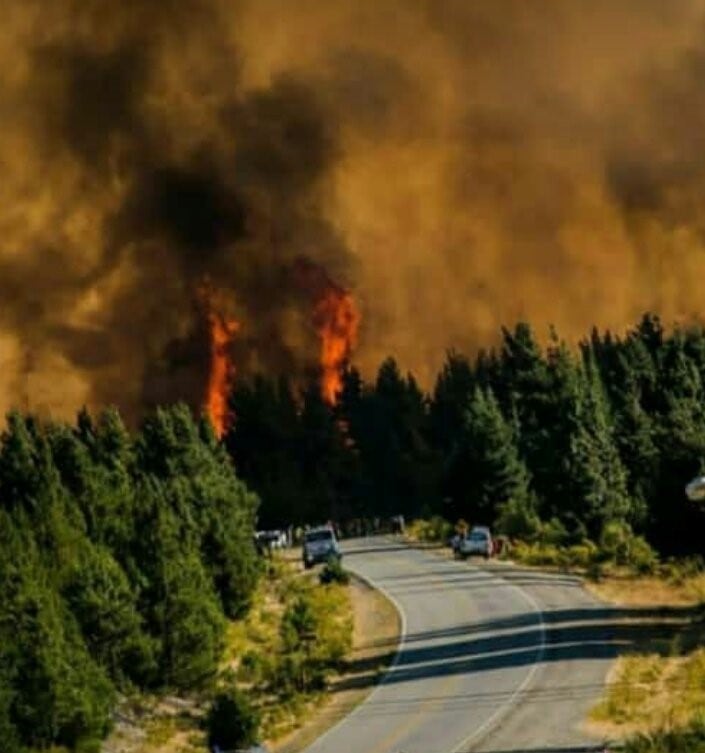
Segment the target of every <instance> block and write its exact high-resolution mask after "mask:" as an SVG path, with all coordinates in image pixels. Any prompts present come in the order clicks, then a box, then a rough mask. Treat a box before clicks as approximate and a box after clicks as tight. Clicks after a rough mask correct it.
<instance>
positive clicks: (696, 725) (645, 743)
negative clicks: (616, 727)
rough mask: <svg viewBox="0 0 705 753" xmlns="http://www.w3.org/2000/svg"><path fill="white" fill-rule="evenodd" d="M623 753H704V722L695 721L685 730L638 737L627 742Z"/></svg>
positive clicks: (701, 720) (700, 720)
mask: <svg viewBox="0 0 705 753" xmlns="http://www.w3.org/2000/svg"><path fill="white" fill-rule="evenodd" d="M624 753H705V721H704V720H703V719H697V720H695V721H694V722H692V723H691V724H690V725H689V726H688V727H686V728H685V729H680V730H669V731H664V732H657V733H655V734H651V735H639V736H638V737H634V738H632V739H631V740H627V742H626V743H625V745H624Z"/></svg>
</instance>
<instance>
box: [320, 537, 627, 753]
mask: <svg viewBox="0 0 705 753" xmlns="http://www.w3.org/2000/svg"><path fill="white" fill-rule="evenodd" d="M344 562H345V566H346V567H347V568H348V569H350V570H353V571H355V572H357V573H359V574H360V575H362V576H364V577H365V578H367V579H368V580H370V581H371V582H372V583H374V584H375V585H377V586H379V587H381V588H382V589H384V590H385V591H386V592H387V594H388V595H389V596H391V597H392V598H393V600H394V601H395V602H396V604H397V607H398V608H399V609H400V611H401V613H402V615H403V618H404V637H403V644H402V647H401V651H400V652H399V653H398V654H397V656H396V660H395V662H394V664H393V666H392V669H391V670H390V672H389V673H388V674H387V675H386V677H385V679H384V681H383V682H382V683H381V684H380V685H378V686H377V687H376V688H375V689H374V690H373V692H372V693H371V695H370V696H369V697H368V699H367V700H366V701H365V702H364V703H363V704H361V705H360V706H358V707H357V709H355V711H353V712H352V714H351V715H349V716H348V717H346V718H345V719H344V720H343V721H342V722H340V723H339V724H338V725H337V726H335V727H333V728H332V729H331V730H329V731H328V732H327V733H326V734H324V735H323V736H322V737H320V738H319V739H318V740H317V741H316V742H315V743H313V744H312V745H311V746H310V747H309V748H308V749H307V751H306V753H460V752H461V751H462V752H463V753H464V752H465V751H478V753H479V752H482V753H509V752H510V751H511V753H573V752H574V751H575V752H576V753H577V752H580V753H583V752H585V751H593V750H596V749H599V748H600V746H598V745H597V744H596V741H595V740H590V739H589V738H587V737H586V736H585V735H584V734H583V733H581V731H580V729H579V727H580V723H581V721H582V719H583V718H584V717H585V714H586V712H587V710H588V709H589V707H590V706H591V705H592V703H593V702H594V700H595V699H596V698H597V697H599V695H600V692H601V689H602V685H603V682H604V678H605V674H606V672H607V669H608V667H609V664H610V662H611V659H612V658H613V657H614V655H615V654H616V652H617V650H618V649H619V647H620V646H621V645H622V644H624V643H625V642H627V641H628V636H627V634H626V633H625V634H624V635H622V634H621V633H620V632H619V630H618V629H617V630H616V629H615V626H614V624H613V619H614V617H615V616H616V615H615V614H613V612H615V610H610V609H609V608H605V607H602V606H601V605H600V604H598V603H597V602H596V601H595V600H594V599H593V598H592V597H591V596H590V595H589V594H588V593H587V592H586V591H584V590H583V588H582V587H581V586H580V584H579V581H577V580H576V579H575V578H572V577H570V576H562V575H546V574H542V573H534V572H527V571H523V570H519V569H515V568H512V567H508V566H504V565H501V564H497V565H490V566H489V567H485V566H484V565H483V566H476V565H470V564H468V563H465V562H454V561H452V560H448V559H443V558H441V557H439V556H438V555H437V554H433V553H431V552H424V551H420V550H417V549H411V548H408V547H405V546H403V545H400V544H395V543H392V542H390V541H389V540H384V539H374V538H373V539H367V540H355V541H349V542H346V545H345V558H344Z"/></svg>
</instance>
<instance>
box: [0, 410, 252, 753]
mask: <svg viewBox="0 0 705 753" xmlns="http://www.w3.org/2000/svg"><path fill="white" fill-rule="evenodd" d="M0 499H1V500H2V508H1V509H0V603H2V613H1V614H0V739H1V740H2V741H3V751H5V753H17V752H19V751H25V750H28V749H29V750H34V749H37V750H43V749H46V748H48V747H50V746H58V748H56V747H55V748H54V750H57V749H59V750H60V749H67V750H77V751H82V752H85V753H89V751H97V750H98V749H99V747H100V744H101V740H102V739H103V738H104V737H105V735H106V734H107V733H108V731H109V730H110V728H111V726H112V724H113V712H114V709H115V707H116V704H117V701H118V699H119V698H120V697H128V696H130V695H132V694H139V693H159V694H167V693H176V694H179V693H190V694H199V693H205V692H207V691H208V689H209V687H210V686H211V684H212V683H213V681H214V679H215V678H216V676H217V672H218V669H219V663H220V660H221V656H222V652H223V648H224V645H225V633H226V625H227V621H228V620H229V619H237V618H240V617H241V616H242V615H244V614H245V613H246V612H247V609H248V608H249V606H250V604H251V600H252V596H253V592H254V589H255V587H256V585H257V581H258V578H259V564H258V558H257V556H256V553H255V550H254V546H253V541H252V528H253V524H254V516H255V512H256V507H257V499H256V497H255V496H254V495H253V494H252V493H251V492H249V491H248V490H247V488H246V487H245V485H244V484H243V483H242V482H241V481H240V480H239V479H238V478H237V477H236V476H235V474H234V473H233V469H232V464H231V461H230V459H229V457H228V456H227V454H226V453H225V452H224V451H223V449H222V447H221V446H220V445H219V444H218V443H217V442H216V440H215V437H214V435H213V433H212V431H211V429H210V425H209V424H207V423H200V424H198V423H196V422H194V420H193V419H192V417H191V414H190V412H189V411H188V409H186V408H185V407H184V406H177V407H175V408H172V409H170V410H159V411H157V412H156V413H155V414H154V415H152V416H151V417H150V418H149V419H147V420H146V421H145V423H144V425H143V426H142V428H141V430H140V431H139V432H138V433H137V434H135V435H131V434H129V433H128V432H127V431H126V429H125V427H124V426H123V424H122V422H121V421H120V418H119V416H118V414H117V413H116V412H114V411H107V412H105V413H103V414H101V415H100V416H98V417H97V418H96V419H95V420H93V419H91V418H90V417H89V416H88V415H87V414H86V413H82V414H81V415H80V416H79V419H78V423H77V425H76V426H74V427H71V426H67V425H63V424H56V423H40V422H38V421H36V420H35V419H33V418H30V417H25V416H22V415H20V414H17V413H15V414H12V415H11V416H10V417H9V420H8V425H7V429H6V430H5V432H4V434H3V436H2V440H1V441H0Z"/></svg>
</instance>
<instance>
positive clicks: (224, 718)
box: [206, 684, 260, 750]
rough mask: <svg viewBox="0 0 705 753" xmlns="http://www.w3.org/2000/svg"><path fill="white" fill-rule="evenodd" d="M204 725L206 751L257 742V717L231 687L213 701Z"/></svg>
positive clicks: (258, 719) (241, 746)
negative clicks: (206, 742)
mask: <svg viewBox="0 0 705 753" xmlns="http://www.w3.org/2000/svg"><path fill="white" fill-rule="evenodd" d="M206 724H207V729H208V745H209V747H210V748H213V747H214V746H215V745H217V746H218V747H219V748H221V750H234V749H236V748H245V747H247V746H249V745H254V744H255V743H256V742H257V735H258V733H259V725H260V718H259V714H258V712H257V711H256V709H255V708H254V707H253V706H252V705H251V704H250V702H249V701H248V700H247V697H246V696H245V694H244V693H243V692H242V691H240V690H238V689H237V688H236V687H235V686H234V685H232V684H231V685H230V686H228V687H227V688H225V689H223V690H222V691H220V692H219V693H218V694H217V695H216V697H215V698H214V700H213V703H212V704H211V707H210V710H209V712H208V718H207V721H206Z"/></svg>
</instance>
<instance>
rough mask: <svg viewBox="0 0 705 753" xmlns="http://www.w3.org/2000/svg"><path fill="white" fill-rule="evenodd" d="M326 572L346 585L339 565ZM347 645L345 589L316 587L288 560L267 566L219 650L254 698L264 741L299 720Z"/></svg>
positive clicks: (341, 660)
mask: <svg viewBox="0 0 705 753" xmlns="http://www.w3.org/2000/svg"><path fill="white" fill-rule="evenodd" d="M332 567H334V568H335V572H336V573H339V574H340V576H339V577H340V579H342V580H343V581H347V573H345V571H344V570H343V569H342V568H341V567H340V565H334V566H332ZM324 572H325V569H324V570H323V571H322V573H321V575H323V573H324ZM351 647H352V610H351V605H350V599H349V595H348V592H347V590H346V588H345V587H344V585H342V584H341V583H340V582H333V581H332V580H331V581H328V583H327V584H325V585H324V584H319V582H318V580H317V579H316V578H315V576H314V574H311V575H303V574H301V573H300V571H299V568H298V567H295V566H294V565H293V564H292V563H291V562H290V561H286V560H284V559H279V558H276V559H274V560H273V561H271V562H270V563H269V568H268V574H267V576H266V577H265V578H263V579H262V581H261V583H260V585H259V587H258V590H257V592H256V596H255V599H254V603H253V607H252V609H251V610H250V612H249V614H248V615H247V617H246V618H245V619H244V620H241V621H239V622H236V623H233V624H232V625H231V626H230V629H229V632H228V638H227V649H226V653H225V664H226V667H227V669H229V670H230V675H231V678H232V680H234V681H235V682H236V684H237V685H238V687H240V688H241V689H243V690H245V691H247V692H248V695H249V696H250V697H251V698H252V699H253V705H254V707H255V709H256V711H257V714H258V716H259V718H260V720H261V726H260V730H259V731H260V735H261V737H262V738H263V739H275V738H279V737H281V736H282V735H284V734H286V733H288V732H290V731H291V730H292V729H294V728H295V727H296V726H298V725H299V724H300V723H301V721H302V720H303V719H304V718H305V717H306V716H307V714H309V713H310V711H311V708H312V706H313V705H314V704H315V703H316V702H320V698H321V693H322V692H323V691H324V690H325V688H326V685H327V682H328V680H329V679H330V677H331V675H333V674H334V673H336V672H337V671H340V670H342V669H344V667H345V659H346V657H347V655H348V654H349V652H350V649H351ZM221 747H223V746H221Z"/></svg>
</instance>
